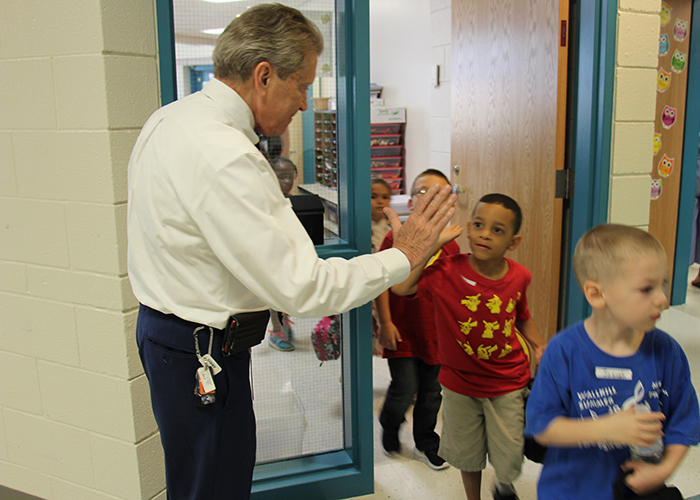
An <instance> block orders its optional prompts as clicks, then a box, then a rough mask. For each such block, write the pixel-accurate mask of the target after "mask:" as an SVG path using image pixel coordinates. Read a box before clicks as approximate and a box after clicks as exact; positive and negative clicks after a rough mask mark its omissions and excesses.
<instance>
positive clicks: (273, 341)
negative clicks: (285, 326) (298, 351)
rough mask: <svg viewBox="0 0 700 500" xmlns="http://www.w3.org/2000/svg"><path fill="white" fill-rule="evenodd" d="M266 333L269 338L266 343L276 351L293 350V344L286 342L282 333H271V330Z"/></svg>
mask: <svg viewBox="0 0 700 500" xmlns="http://www.w3.org/2000/svg"><path fill="white" fill-rule="evenodd" d="M268 333H269V334H270V336H269V337H268V339H267V342H268V343H269V344H270V345H271V346H272V347H274V348H275V349H277V350H278V351H293V350H294V344H292V343H291V342H289V341H288V340H287V337H286V336H285V335H284V332H273V331H272V330H269V331H268Z"/></svg>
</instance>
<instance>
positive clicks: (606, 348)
mask: <svg viewBox="0 0 700 500" xmlns="http://www.w3.org/2000/svg"><path fill="white" fill-rule="evenodd" d="M573 266H574V273H575V274H576V280H577V281H578V284H579V286H580V287H581V289H582V290H583V293H584V294H585V296H586V300H587V301H588V303H589V304H590V305H591V308H592V313H591V316H589V317H588V318H587V319H586V320H584V321H583V322H581V323H578V324H576V325H574V326H572V327H569V328H567V329H565V330H564V331H562V332H561V333H559V334H558V335H556V336H555V337H554V338H553V339H552V340H551V341H550V342H549V345H548V347H547V350H546V352H545V353H544V356H543V357H542V361H541V363H540V367H539V371H538V373H537V377H536V379H535V383H534V386H533V389H532V393H531V395H530V398H529V400H528V404H527V424H526V428H525V435H526V436H531V437H533V436H534V437H535V439H537V441H539V442H541V443H542V444H545V445H547V446H549V449H548V451H547V456H546V458H545V461H544V467H543V469H542V474H541V476H540V480H539V483H538V486H537V493H538V498H539V499H540V500H547V499H557V500H560V499H583V498H586V499H587V498H591V497H592V496H595V497H596V499H597V500H612V499H613V484H614V483H615V482H616V480H618V478H619V477H620V475H621V474H623V473H625V472H626V473H627V474H628V475H627V476H626V477H625V478H624V482H625V484H626V486H627V487H628V488H629V489H631V490H632V491H633V492H635V493H636V494H638V495H644V494H650V493H653V492H654V491H656V490H658V489H659V488H661V487H662V486H663V485H664V482H665V481H666V480H667V479H668V478H669V476H670V475H671V474H672V473H673V471H674V470H675V469H676V467H677V466H678V464H679V463H680V461H681V459H682V458H683V456H684V455H685V453H686V451H687V450H688V447H689V446H692V445H695V444H697V443H698V440H699V438H700V424H699V417H698V398H697V394H696V392H695V389H694V388H693V385H692V383H691V379H690V369H689V366H688V360H687V358H686V356H685V354H684V352H683V350H682V349H681V347H680V345H679V344H678V343H677V342H676V341H675V340H674V339H673V338H671V337H670V336H669V335H668V334H666V333H664V332H662V331H661V330H658V329H656V328H655V327H654V325H655V323H656V321H657V320H658V319H659V317H660V315H661V311H663V309H664V307H665V306H666V301H667V299H666V295H665V292H664V287H665V286H666V284H667V273H668V270H667V260H666V254H665V252H664V249H663V247H662V246H661V244H660V243H659V241H658V240H657V239H656V238H654V236H652V235H650V234H649V233H647V232H645V231H642V230H641V229H636V228H632V227H628V226H623V225H618V224H603V225H601V226H597V227H595V228H593V229H591V230H590V231H588V232H587V233H586V234H585V235H584V236H583V237H582V238H581V240H580V241H579V243H578V244H577V245H576V250H575V252H574V262H573Z"/></svg>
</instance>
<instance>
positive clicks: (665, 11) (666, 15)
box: [661, 2, 673, 26]
mask: <svg viewBox="0 0 700 500" xmlns="http://www.w3.org/2000/svg"><path fill="white" fill-rule="evenodd" d="M672 10H673V9H672V8H671V7H669V5H668V4H667V3H666V2H661V26H666V25H667V24H668V22H669V21H670V20H671V11H672Z"/></svg>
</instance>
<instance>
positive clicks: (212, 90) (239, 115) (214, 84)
mask: <svg viewBox="0 0 700 500" xmlns="http://www.w3.org/2000/svg"><path fill="white" fill-rule="evenodd" d="M202 93H203V94H204V95H206V96H207V97H209V98H210V99H211V100H213V101H214V102H216V103H217V104H218V105H219V106H221V107H222V108H223V110H224V111H225V112H226V113H227V114H228V115H229V116H230V117H231V122H232V124H233V123H235V124H236V125H237V128H239V129H240V130H241V131H242V132H243V133H244V134H245V135H246V137H247V138H248V139H250V142H252V143H253V144H257V143H258V141H259V140H260V138H259V137H258V135H257V134H256V133H255V130H254V127H255V117H254V116H253V112H252V111H251V109H250V107H249V106H248V104H246V102H245V101H244V100H243V98H242V97H241V96H240V95H238V92H236V91H235V90H233V89H232V88H231V87H229V86H228V85H226V84H225V83H224V82H222V81H221V80H217V79H216V78H212V79H211V80H209V81H208V82H207V84H206V85H205V86H204V88H203V89H202Z"/></svg>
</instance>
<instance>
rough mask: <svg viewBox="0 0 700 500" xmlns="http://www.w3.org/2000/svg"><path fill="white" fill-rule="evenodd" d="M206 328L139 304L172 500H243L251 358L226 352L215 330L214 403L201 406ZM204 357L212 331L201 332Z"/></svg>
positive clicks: (251, 460) (251, 434)
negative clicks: (199, 392) (197, 399)
mask: <svg viewBox="0 0 700 500" xmlns="http://www.w3.org/2000/svg"><path fill="white" fill-rule="evenodd" d="M198 326H200V325H198V324H196V323H191V322H189V321H185V320H183V319H181V318H179V317H177V316H174V315H172V314H163V313H161V312H158V311H155V310H153V309H151V308H149V307H147V306H144V305H141V308H140V310H139V316H138V321H137V324H136V338H137V342H138V346H139V355H140V356H141V362H142V363H143V367H144V370H145V372H146V376H147V377H148V382H149V384H150V387H151V404H152V406H153V413H154V415H155V418H156V422H157V423H158V429H159V430H160V439H161V442H162V443H163V450H164V451H165V476H166V487H167V493H168V500H224V499H225V500H245V499H248V498H250V488H251V485H252V478H253V467H254V466H255V415H254V414H253V402H252V396H251V389H250V380H249V365H250V353H249V352H248V351H244V352H241V353H238V354H233V355H231V356H228V357H226V356H223V355H222V354H221V341H222V334H221V330H216V329H215V330H214V332H215V333H214V345H213V348H212V357H213V358H214V359H215V360H216V362H217V363H218V364H219V365H220V366H221V367H222V371H221V372H220V373H219V374H217V375H216V376H214V382H215V384H216V402H215V403H214V404H212V405H209V406H205V407H198V406H195V395H194V389H195V383H196V381H195V375H196V372H197V368H199V367H200V366H201V365H200V363H199V361H198V359H197V356H196V351H195V344H194V342H195V340H194V336H193V332H194V330H195V329H196V328H197V327H198ZM197 335H198V337H199V348H200V352H201V354H206V353H207V351H208V348H209V336H210V333H209V328H205V329H204V330H200V331H199V332H198V334H197Z"/></svg>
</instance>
